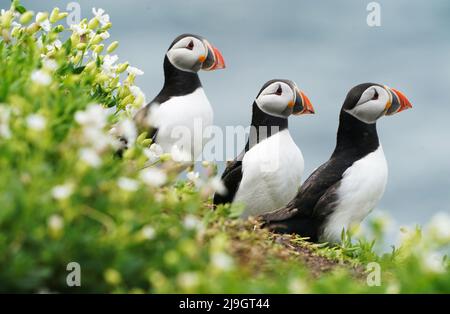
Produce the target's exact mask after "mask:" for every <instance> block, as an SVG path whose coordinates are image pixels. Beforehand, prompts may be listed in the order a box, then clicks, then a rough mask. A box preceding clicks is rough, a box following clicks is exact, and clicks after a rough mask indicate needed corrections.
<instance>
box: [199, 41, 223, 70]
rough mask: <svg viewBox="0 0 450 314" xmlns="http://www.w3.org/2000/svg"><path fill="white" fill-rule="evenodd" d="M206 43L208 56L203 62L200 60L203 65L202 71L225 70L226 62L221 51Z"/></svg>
mask: <svg viewBox="0 0 450 314" xmlns="http://www.w3.org/2000/svg"><path fill="white" fill-rule="evenodd" d="M204 43H205V45H206V47H207V49H208V55H207V57H206V58H205V57H204V58H203V60H200V62H202V63H203V64H202V69H203V70H205V71H213V70H219V69H225V60H224V58H223V56H222V53H221V52H220V50H219V49H217V48H216V47H214V46H213V45H211V44H210V43H209V42H208V41H207V40H204Z"/></svg>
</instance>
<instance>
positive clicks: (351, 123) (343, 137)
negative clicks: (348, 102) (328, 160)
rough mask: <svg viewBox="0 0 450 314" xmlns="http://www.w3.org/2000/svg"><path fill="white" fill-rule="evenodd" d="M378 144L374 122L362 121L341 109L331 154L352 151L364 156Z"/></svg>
mask: <svg viewBox="0 0 450 314" xmlns="http://www.w3.org/2000/svg"><path fill="white" fill-rule="evenodd" d="M379 145H380V143H379V140H378V133H377V125H376V123H373V124H367V123H364V122H362V121H360V120H358V119H357V118H355V117H353V116H352V115H351V114H349V113H347V112H345V111H344V110H341V113H340V116H339V128H338V132H337V141H336V148H335V150H334V152H333V156H335V155H337V154H340V153H342V152H353V153H354V154H356V155H358V156H365V155H367V154H369V153H371V152H373V151H375V150H376V149H377V148H378V146H379Z"/></svg>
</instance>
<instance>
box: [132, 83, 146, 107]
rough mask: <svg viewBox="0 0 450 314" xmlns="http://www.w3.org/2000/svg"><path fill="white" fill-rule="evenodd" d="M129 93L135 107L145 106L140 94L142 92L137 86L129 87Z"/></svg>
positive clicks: (143, 97) (142, 96)
mask: <svg viewBox="0 0 450 314" xmlns="http://www.w3.org/2000/svg"><path fill="white" fill-rule="evenodd" d="M130 92H131V94H132V95H133V96H134V98H135V101H134V102H135V104H136V106H137V107H141V106H142V105H145V104H146V101H145V94H144V93H143V92H142V90H141V89H140V88H139V87H137V86H130Z"/></svg>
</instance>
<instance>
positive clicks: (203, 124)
mask: <svg viewBox="0 0 450 314" xmlns="http://www.w3.org/2000/svg"><path fill="white" fill-rule="evenodd" d="M224 68H225V61H224V58H223V56H222V53H221V52H220V51H219V50H218V49H217V48H216V47H214V46H213V45H211V44H210V43H209V41H208V40H206V39H205V38H203V37H201V36H198V35H193V34H183V35H180V36H178V37H177V38H175V40H174V41H173V42H172V44H171V45H170V47H169V49H168V50H167V52H166V54H165V57H164V85H163V87H162V89H161V91H160V92H159V93H158V95H157V96H156V97H155V98H154V99H153V100H152V101H151V102H150V103H148V104H147V105H145V106H144V107H143V108H141V109H140V110H139V111H138V112H137V113H136V115H135V117H134V120H135V123H136V125H137V126H138V129H139V130H140V131H143V130H145V131H147V132H148V133H147V134H148V135H147V136H148V137H149V138H151V139H152V140H153V142H154V143H157V144H159V145H160V146H161V148H162V149H163V151H164V152H165V153H174V150H175V149H176V152H177V156H180V157H178V158H182V159H185V160H181V161H194V159H195V158H196V157H197V156H198V155H199V154H200V153H201V152H202V150H203V146H204V144H205V143H204V140H203V131H204V130H205V129H206V128H207V127H209V126H211V125H212V123H213V109H212V107H211V104H210V102H209V100H208V98H207V97H206V94H205V92H204V90H203V87H202V84H201V82H200V79H199V76H198V72H199V71H200V70H204V71H213V70H218V69H224ZM180 152H181V154H180Z"/></svg>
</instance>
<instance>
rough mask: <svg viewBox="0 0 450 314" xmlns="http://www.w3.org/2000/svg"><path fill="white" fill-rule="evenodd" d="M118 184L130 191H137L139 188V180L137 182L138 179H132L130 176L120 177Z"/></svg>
mask: <svg viewBox="0 0 450 314" xmlns="http://www.w3.org/2000/svg"><path fill="white" fill-rule="evenodd" d="M117 185H118V186H119V188H121V189H122V190H124V191H130V192H134V191H137V189H138V188H139V182H137V181H136V180H133V179H130V178H126V177H121V178H119V179H118V180H117Z"/></svg>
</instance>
